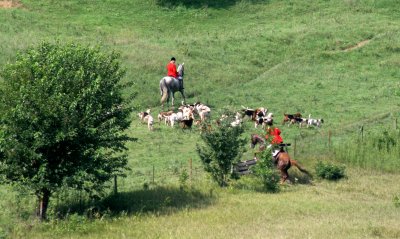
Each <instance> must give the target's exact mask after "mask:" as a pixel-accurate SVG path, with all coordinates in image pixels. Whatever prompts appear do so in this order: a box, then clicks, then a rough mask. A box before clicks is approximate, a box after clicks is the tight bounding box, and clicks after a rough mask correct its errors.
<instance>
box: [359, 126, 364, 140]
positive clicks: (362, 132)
mask: <svg viewBox="0 0 400 239" xmlns="http://www.w3.org/2000/svg"><path fill="white" fill-rule="evenodd" d="M360 131H361V142H364V125H362V126H361V128H360Z"/></svg>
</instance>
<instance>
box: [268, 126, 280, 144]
mask: <svg viewBox="0 0 400 239" xmlns="http://www.w3.org/2000/svg"><path fill="white" fill-rule="evenodd" d="M269 136H272V137H273V138H272V140H271V144H281V143H282V142H283V139H282V137H281V131H280V129H278V128H274V129H273V130H269V132H268V131H267V135H265V138H266V139H268V138H269Z"/></svg>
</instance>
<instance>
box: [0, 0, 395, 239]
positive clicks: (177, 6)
mask: <svg viewBox="0 0 400 239" xmlns="http://www.w3.org/2000/svg"><path fill="white" fill-rule="evenodd" d="M20 2H21V4H22V6H21V7H18V8H11V9H1V8H0V42H1V44H0V48H1V51H0V52H1V54H0V68H2V67H3V66H4V64H6V63H8V62H12V61H13V59H15V55H16V52H17V51H19V50H22V49H25V48H27V47H29V46H32V45H35V44H37V43H38V42H41V41H43V40H48V41H56V40H59V41H61V42H69V41H76V42H79V43H82V44H89V45H101V46H103V47H104V48H105V49H106V50H110V51H111V50H116V51H119V52H121V55H122V63H123V65H124V67H126V69H127V75H126V79H125V80H126V81H132V82H133V83H134V84H133V86H132V88H129V89H126V91H127V92H129V93H131V92H136V93H137V98H136V99H135V100H134V102H133V103H134V105H135V109H136V110H137V111H142V110H145V109H146V108H152V110H153V112H154V114H156V113H157V112H158V111H159V110H160V104H159V100H160V96H159V89H158V88H159V86H158V84H159V80H160V79H161V77H163V76H164V74H165V72H166V70H165V65H166V64H167V62H168V60H169V58H170V57H171V56H175V57H176V58H177V60H178V62H179V63H181V62H185V66H186V68H185V88H186V93H187V95H188V102H189V103H193V102H195V101H201V102H204V103H206V104H208V105H210V106H211V108H212V110H213V118H214V119H215V118H217V117H218V116H219V114H220V113H221V112H222V111H223V110H226V109H229V110H232V111H236V110H239V109H240V108H241V106H246V107H254V108H255V107H260V106H263V107H267V108H268V109H269V110H270V111H271V112H273V113H274V114H275V117H276V121H278V122H280V121H281V120H282V115H283V113H285V112H288V113H292V112H297V111H299V112H302V113H303V115H305V116H308V115H309V114H311V116H312V117H315V118H323V119H324V120H325V124H324V125H323V127H322V128H321V129H319V130H318V129H299V128H297V127H290V128H289V127H282V131H283V138H284V139H285V140H286V141H288V142H292V143H294V141H296V143H297V144H296V145H297V147H296V152H295V151H294V148H291V149H290V150H291V151H290V152H291V153H292V154H295V156H296V158H297V159H299V160H300V161H301V162H302V163H303V164H304V165H305V166H306V167H308V168H310V169H312V167H313V166H314V165H315V162H316V161H317V160H320V159H333V160H334V159H335V158H336V159H338V157H339V156H340V160H341V162H342V163H345V164H346V166H347V168H348V170H349V178H348V179H347V180H345V181H342V182H338V183H326V182H323V181H316V182H315V185H313V186H311V185H308V184H305V185H303V184H296V185H293V186H285V187H283V190H282V192H281V193H279V194H275V195H270V194H261V193H257V192H254V191H251V190H238V189H227V190H219V189H215V188H214V187H213V186H212V185H210V184H209V181H208V178H207V177H206V175H205V174H204V172H203V170H202V168H201V165H200V162H199V158H198V156H197V154H196V152H195V145H196V143H197V142H198V140H199V137H198V131H197V130H192V131H181V130H179V129H177V128H175V129H171V128H167V127H165V126H163V125H160V126H158V125H156V129H155V131H154V132H150V133H149V132H148V131H147V128H146V126H145V125H142V124H141V123H140V122H139V121H138V119H137V117H136V115H135V114H132V126H131V128H130V130H129V134H130V135H131V136H133V137H137V138H138V139H139V141H138V142H136V143H132V144H130V145H129V165H130V166H131V168H132V170H131V171H129V172H127V177H126V178H124V179H119V189H120V191H121V192H122V193H125V194H123V195H125V197H123V198H122V199H121V198H120V199H113V200H115V201H114V202H115V203H116V204H118V203H121V204H122V205H123V206H122V209H119V210H117V212H116V213H115V214H118V216H115V214H114V213H113V212H110V213H108V214H106V215H111V216H110V217H109V218H108V217H104V218H102V219H101V220H93V221H92V220H90V219H87V218H86V217H84V216H82V215H75V214H74V215H72V216H71V217H70V218H69V219H65V220H61V221H57V220H56V221H52V222H50V223H48V224H45V225H37V224H36V223H35V222H31V220H30V217H31V211H32V210H33V209H32V207H33V205H32V203H33V201H32V200H33V198H31V197H29V196H18V195H17V194H16V193H15V192H14V189H12V188H10V187H1V188H0V195H2V196H1V197H0V206H1V208H6V210H4V214H2V215H0V229H1V230H0V238H1V237H2V236H3V235H4V236H5V235H10V236H11V237H15V238H19V237H20V238H26V237H29V238H39V237H40V238H43V237H51V238H54V237H59V238H62V237H69V238H78V237H84V238H87V237H92V238H101V237H103V238H123V237H124V236H125V237H128V238H130V237H137V238H157V237H160V238H171V237H172V238H199V237H207V238H221V237H223V236H232V237H233V236H235V237H239V238H242V237H245V236H244V235H249V234H250V235H253V238H272V237H274V238H289V237H296V238H321V237H324V238H333V237H338V238H374V237H383V238H396V237H399V236H400V231H399V229H398V228H397V227H396V226H395V225H396V223H397V222H398V221H399V219H400V218H399V217H398V215H399V210H398V208H395V207H394V204H393V198H395V196H396V195H398V194H399V188H398V183H397V181H398V178H399V171H398V167H399V166H400V160H399V159H398V154H397V153H396V154H390V155H389V156H390V159H389V160H390V162H391V163H390V164H388V165H390V167H391V169H390V170H388V169H387V168H386V170H385V172H387V171H390V172H391V174H388V173H385V172H381V171H375V170H373V169H371V166H370V167H369V168H370V169H367V170H365V169H360V168H358V167H354V166H353V165H354V164H349V163H347V162H350V160H348V159H347V157H349V156H348V155H339V154H336V153H335V152H332V150H329V147H330V145H328V141H329V142H330V143H331V145H332V147H334V146H335V147H336V146H337V145H339V144H342V143H347V142H356V141H357V139H358V138H359V136H360V130H359V129H360V127H361V126H363V129H365V132H364V133H365V135H364V136H365V138H366V139H368V138H375V134H374V133H375V132H376V131H381V130H382V129H388V130H389V131H393V128H394V127H395V126H394V125H395V123H396V122H397V118H398V116H399V113H400V104H399V102H400V101H399V100H400V85H399V79H400V71H399V66H400V57H399V53H400V10H399V9H400V2H399V1H396V0H379V1H377V0H365V1H359V0H333V1H325V0H318V1H307V0H296V1H294V0H293V1H292V0H290V1H278V0H269V1H268V0H265V1H262V0H243V1H239V0H236V1H234V0H231V1H229V0H221V1H211V0H200V1H190V0H179V1H172V0H149V1H140V0H131V1H123V0H107V1H94V0H93V1H78V0H70V1H54V0H40V1H37V0H24V1H20ZM176 97H177V99H178V100H177V102H179V101H180V99H181V98H180V95H179V94H176ZM246 125H247V129H246V135H244V137H247V135H249V134H250V133H253V132H255V133H263V132H262V130H261V129H254V128H253V126H252V124H251V123H250V122H248V123H246ZM372 140H373V139H372ZM352 147H356V146H352ZM352 147H349V148H350V149H352ZM396 152H397V151H396ZM251 155H252V151H251V150H249V151H248V152H246V153H245V156H244V157H245V158H247V157H251ZM335 155H336V156H337V157H336V156H335ZM396 155H397V156H396ZM354 157H357V155H356V156H354ZM374 157H375V156H374ZM377 157H380V155H378V156H377ZM190 159H192V161H193V176H192V180H193V185H194V189H192V190H193V191H192V190H189V191H188V192H187V193H185V192H181V191H179V190H177V187H178V181H179V176H180V174H181V173H182V170H184V169H188V164H189V163H188V162H189V160H190ZM346 160H347V161H346ZM361 160H362V159H361ZM368 160H373V159H371V158H369V159H368ZM355 165H358V164H355ZM370 165H375V164H370ZM373 167H375V166H372V168H373ZM382 168H385V167H382ZM292 173H294V174H295V175H296V176H298V177H300V176H301V175H298V174H296V171H293V172H292ZM360 174H361V176H359V175H360ZM153 180H154V183H155V184H156V185H158V186H162V187H166V188H167V189H165V190H159V189H157V187H154V186H153V184H152V182H153ZM143 185H150V188H151V189H152V190H154V191H152V193H149V192H146V191H145V190H144V191H143ZM214 191H215V192H214ZM211 192H214V193H211ZM175 194H177V195H178V196H174V195H175ZM77 195H78V193H75V192H74V193H70V194H69V193H67V192H63V193H60V195H58V198H55V199H54V200H53V201H52V203H53V204H52V205H51V207H52V208H53V209H54V207H56V206H60V207H61V206H62V207H63V206H65V207H67V208H68V206H71V205H75V206H76V203H77V201H79V198H78V196H77ZM197 197H199V198H200V199H199V200H195V198H197ZM182 198H183V199H184V200H183V201H185V203H184V204H182V205H179V202H180V201H181V200H182ZM151 202H154V205H153V206H150V205H151ZM288 202H289V203H290V204H289V206H288V205H287V203H288ZM64 204H65V205H64ZM130 204H134V205H136V206H137V207H136V206H132V208H131V207H130V206H129V205H130ZM82 205H83V204H82V203H80V204H79V206H81V207H84V205H83V206H82ZM177 205H179V206H177ZM141 207H150V208H151V210H149V211H146V210H144V209H140V208H141ZM130 208H131V209H132V210H131V212H129V213H126V211H129V209H130ZM281 208H285V209H281ZM287 208H289V209H287ZM124 211H125V213H124ZM349 211H351V212H352V213H351V214H349V213H348V212H349ZM72 212H74V211H72ZM72 212H71V213H72ZM366 218H367V219H366Z"/></svg>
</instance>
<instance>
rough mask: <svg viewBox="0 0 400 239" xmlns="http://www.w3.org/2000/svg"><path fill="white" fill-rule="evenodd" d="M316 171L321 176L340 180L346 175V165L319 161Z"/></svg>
mask: <svg viewBox="0 0 400 239" xmlns="http://www.w3.org/2000/svg"><path fill="white" fill-rule="evenodd" d="M315 172H316V174H317V176H318V177H319V178H323V179H327V180H339V179H341V178H344V177H346V174H345V166H339V165H334V164H332V163H324V162H322V161H319V162H318V163H317V164H316V165H315Z"/></svg>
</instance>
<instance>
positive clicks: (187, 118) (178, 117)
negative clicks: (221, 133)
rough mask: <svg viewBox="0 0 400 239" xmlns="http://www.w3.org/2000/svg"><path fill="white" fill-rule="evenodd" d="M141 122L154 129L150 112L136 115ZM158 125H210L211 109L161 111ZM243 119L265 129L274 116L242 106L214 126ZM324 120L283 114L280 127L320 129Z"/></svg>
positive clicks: (193, 106)
mask: <svg viewBox="0 0 400 239" xmlns="http://www.w3.org/2000/svg"><path fill="white" fill-rule="evenodd" d="M138 116H139V119H140V121H141V122H143V123H145V124H147V127H148V129H149V130H150V131H152V130H153V129H154V123H155V122H154V118H153V116H152V115H151V110H150V109H147V110H146V111H143V112H140V113H138ZM157 119H158V123H159V124H161V122H163V123H164V124H165V125H168V126H170V127H172V128H173V127H175V125H179V126H180V127H181V128H183V129H185V128H189V129H190V128H192V126H193V125H196V126H200V125H202V123H210V120H211V108H210V107H209V106H207V105H205V104H203V103H200V102H196V103H194V104H182V105H181V106H180V107H179V108H178V109H177V111H176V112H174V111H172V110H170V111H161V112H159V113H158V115H157ZM245 119H249V120H251V121H252V122H254V127H255V128H258V127H259V126H261V128H263V129H265V128H266V127H267V126H272V125H273V124H274V114H273V113H271V112H268V109H267V108H265V107H259V108H255V109H251V108H248V107H244V106H242V109H241V110H240V111H237V112H236V114H235V115H234V117H229V116H228V115H221V117H219V118H218V119H217V120H215V123H216V125H220V124H221V122H223V121H229V122H228V123H229V124H230V125H231V126H232V127H236V126H239V125H241V124H242V123H243V121H244V120H245ZM323 123H324V120H323V119H322V118H311V114H310V115H308V118H304V117H303V116H302V114H301V113H299V112H297V113H294V114H287V113H284V114H283V121H282V125H287V126H291V125H298V126H299V127H307V128H309V127H317V128H320V127H321V126H322V124H323Z"/></svg>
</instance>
